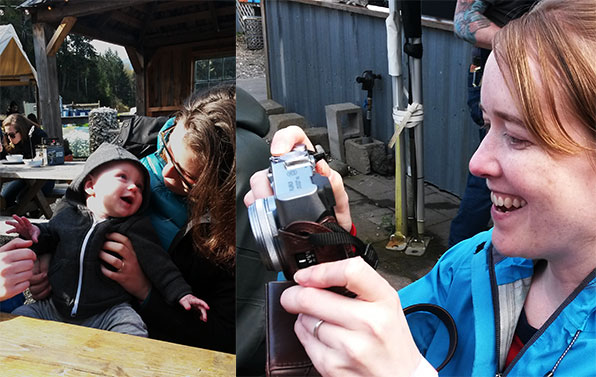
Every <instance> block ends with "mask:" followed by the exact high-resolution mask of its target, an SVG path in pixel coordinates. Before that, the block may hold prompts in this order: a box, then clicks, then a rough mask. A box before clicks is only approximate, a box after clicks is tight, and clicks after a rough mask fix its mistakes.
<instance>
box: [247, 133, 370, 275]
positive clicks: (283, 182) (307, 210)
mask: <svg viewBox="0 0 596 377" xmlns="http://www.w3.org/2000/svg"><path fill="white" fill-rule="evenodd" d="M300 132H301V130H300ZM276 137H277V134H276ZM274 141H275V139H274ZM304 141H305V142H306V141H307V139H305V140H304ZM272 150H273V146H272ZM270 161H271V167H270V168H269V171H268V174H267V176H268V179H269V182H270V185H271V187H272V189H273V195H271V196H268V197H265V198H260V199H257V200H255V201H254V203H252V204H251V205H250V207H249V209H248V214H249V220H250V223H251V228H252V231H253V234H254V236H255V239H256V241H257V243H258V244H259V246H260V248H261V256H262V260H263V262H264V264H265V265H266V266H267V268H268V269H270V270H276V271H283V272H284V274H285V275H286V277H288V278H290V277H291V276H293V275H294V273H295V272H296V271H297V270H298V269H301V268H305V267H309V266H312V265H315V264H319V263H324V262H332V261H336V260H341V259H345V258H349V257H353V256H357V255H361V256H363V257H364V258H365V260H367V262H368V263H369V264H371V265H372V266H373V267H376V264H377V263H378V259H377V257H376V253H375V252H374V249H372V248H370V247H367V246H366V245H364V244H363V243H362V242H361V241H360V240H358V239H356V238H355V237H353V236H351V235H350V234H349V233H347V232H345V230H344V229H342V228H341V227H340V226H339V225H337V221H336V218H335V212H334V207H335V204H336V203H335V198H334V195H333V190H332V186H331V183H330V180H329V179H328V178H327V177H325V176H323V175H321V174H319V173H317V171H316V161H317V158H316V157H315V154H314V153H313V152H310V151H308V150H307V147H306V145H304V144H298V145H295V146H294V147H293V149H292V150H291V151H289V152H287V153H285V154H282V155H281V156H274V157H271V159H270ZM336 174H337V173H336ZM342 191H343V189H342ZM343 193H344V195H345V191H343ZM346 199H347V196H346ZM353 245H355V246H356V247H353Z"/></svg>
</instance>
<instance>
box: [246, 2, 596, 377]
mask: <svg viewBox="0 0 596 377" xmlns="http://www.w3.org/2000/svg"><path fill="white" fill-rule="evenodd" d="M493 45H494V49H493V52H492V53H491V55H490V56H489V58H488V61H487V63H486V70H485V73H484V77H483V85H482V89H481V108H482V112H483V117H484V122H485V126H486V127H487V128H488V133H487V135H486V137H485V138H484V139H483V140H482V143H481V144H480V146H479V147H478V150H477V151H476V152H475V154H474V156H473V157H472V159H471V161H470V171H471V172H472V173H473V174H474V175H476V176H480V177H484V178H486V179H487V185H488V187H489V189H490V190H491V194H492V195H491V196H492V202H493V206H492V209H491V214H492V217H493V222H494V227H493V228H492V230H490V231H486V232H482V233H480V234H478V235H476V236H474V237H473V238H470V239H468V240H465V241H462V242H460V243H459V244H457V245H456V246H454V247H453V248H451V249H450V250H448V251H447V252H446V253H445V254H444V255H443V256H442V257H441V258H440V259H439V261H438V262H437V264H436V265H435V267H434V268H433V269H432V270H431V271H430V272H429V273H428V274H427V275H425V276H424V277H422V278H421V279H419V280H418V281H416V282H414V283H412V284H410V285H408V286H406V287H405V288H403V289H402V290H400V291H399V292H398V293H397V292H396V291H395V289H394V288H392V287H391V286H390V284H389V283H388V282H387V281H386V280H385V279H384V278H383V277H382V276H381V275H379V273H377V272H376V271H374V270H373V269H372V268H371V267H370V266H369V265H368V264H366V263H365V262H364V260H363V259H362V258H350V259H345V260H342V261H336V262H331V263H323V264H319V265H315V266H312V267H309V268H306V269H302V270H299V271H298V272H296V274H295V275H294V276H293V277H292V278H293V280H294V281H296V283H297V285H295V286H292V287H290V288H288V289H286V290H285V291H284V292H283V294H282V296H281V304H282V305H283V307H284V308H285V309H286V310H287V311H289V312H291V313H295V314H299V315H298V320H297V321H296V322H295V325H294V330H295V333H296V335H297V336H298V338H299V339H300V341H301V342H302V344H303V345H304V347H305V349H306V352H307V353H308V355H309V356H310V358H311V360H312V362H313V364H314V365H315V367H316V369H317V370H318V371H319V372H320V373H321V374H322V375H324V376H384V375H396V376H432V375H436V374H437V371H435V370H434V368H433V367H432V366H431V364H432V365H435V366H437V365H438V364H439V363H440V362H441V361H442V360H443V358H444V357H445V354H446V352H447V346H448V344H449V336H448V334H447V331H446V330H445V328H444V327H443V326H442V325H441V322H440V321H439V320H437V319H436V318H435V317H434V316H431V315H429V314H428V313H413V314H411V315H410V316H408V318H406V316H405V315H404V313H403V308H405V307H408V306H410V305H413V304H421V303H429V304H435V305H438V306H441V307H443V308H444V309H446V310H447V311H448V312H449V313H450V314H451V316H453V319H454V321H455V324H456V325H457V331H458V345H457V348H456V349H455V353H454V355H453V358H452V359H451V361H450V362H449V363H447V364H446V366H445V368H444V369H442V370H441V371H440V374H441V375H446V376H505V375H511V376H553V375H554V376H557V375H561V376H595V375H596V362H595V360H594V355H596V336H595V334H596V227H595V226H594V224H595V223H596V189H595V188H596V1H595V0H575V1H568V0H542V1H540V2H539V3H538V4H537V5H536V6H535V7H534V8H532V10H530V11H529V12H528V13H527V14H525V15H524V16H522V17H521V18H519V19H517V20H514V21H512V22H510V23H509V24H507V25H506V26H505V27H504V28H503V29H502V30H501V31H499V32H498V33H497V35H496V37H495V40H494V44H493ZM304 143H307V144H309V147H310V148H311V149H312V144H310V142H309V141H308V139H307V137H306V135H305V134H304V132H303V131H301V130H300V129H298V128H296V127H294V128H286V129H283V130H280V131H278V133H277V134H276V135H275V136H274V138H273V141H272V143H271V152H272V154H275V155H279V154H283V153H286V152H289V151H290V150H291V149H292V147H293V146H294V145H295V144H304ZM317 169H318V171H319V172H320V173H322V174H324V175H327V176H329V177H330V182H331V185H332V188H333V192H334V193H335V198H336V203H337V206H336V207H335V210H336V215H337V218H338V221H339V223H340V224H342V226H343V227H344V229H346V230H349V229H350V227H351V225H352V221H351V217H350V214H349V208H348V198H347V194H346V191H345V189H344V187H343V184H342V181H341V177H339V175H338V174H337V173H336V172H333V171H331V170H330V168H329V166H328V165H327V164H326V163H325V162H324V161H319V163H318V167H317ZM257 174H258V176H253V179H251V183H253V185H252V191H251V192H249V194H247V196H246V204H251V203H252V202H253V201H254V199H255V198H262V197H267V196H270V195H271V194H272V192H271V186H270V184H269V182H268V180H267V174H266V171H263V172H260V173H257ZM327 287H345V288H347V289H348V290H350V291H351V292H353V293H354V296H355V297H353V298H352V297H346V296H342V295H339V294H336V293H334V292H332V291H329V290H326V289H323V288H327Z"/></svg>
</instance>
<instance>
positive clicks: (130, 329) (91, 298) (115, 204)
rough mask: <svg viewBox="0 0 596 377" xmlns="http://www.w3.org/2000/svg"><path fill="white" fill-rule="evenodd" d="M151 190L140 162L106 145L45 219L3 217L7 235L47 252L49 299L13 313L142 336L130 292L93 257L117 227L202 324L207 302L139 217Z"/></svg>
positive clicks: (158, 282)
mask: <svg viewBox="0 0 596 377" xmlns="http://www.w3.org/2000/svg"><path fill="white" fill-rule="evenodd" d="M149 195H150V185H149V175H148V173H147V171H146V169H145V167H144V166H143V165H142V164H141V163H140V162H139V160H138V159H137V158H136V157H135V156H134V155H132V154H131V153H130V152H128V151H127V150H125V149H123V148H121V147H118V146H116V145H113V144H107V143H104V144H102V145H101V146H100V147H99V148H98V149H97V150H96V151H95V152H94V153H93V154H91V156H89V158H88V159H87V162H86V163H85V167H84V170H83V173H82V174H81V175H80V176H79V177H77V178H76V179H75V180H74V181H73V182H72V183H71V184H70V185H69V187H68V189H67V191H66V195H65V197H64V199H63V200H62V201H61V202H60V205H59V208H58V209H57V211H56V214H55V215H54V216H53V217H52V219H51V220H50V221H49V222H48V223H44V224H39V226H36V225H33V224H31V223H30V222H29V220H27V219H26V218H25V217H18V216H13V218H14V219H15V221H7V222H6V223H7V224H8V225H11V226H13V229H11V230H9V232H12V233H18V234H19V235H20V236H21V237H23V238H26V239H30V240H33V242H34V246H33V248H32V249H33V250H34V251H35V252H36V253H37V254H43V253H52V254H53V255H52V260H51V262H50V268H49V271H48V275H49V280H50V284H51V286H52V292H53V293H52V296H51V297H50V298H48V299H46V300H42V301H38V302H35V303H33V304H31V305H23V306H20V307H18V308H16V309H15V310H14V311H13V314H17V315H24V316H28V317H35V318H42V319H49V320H57V321H62V322H68V323H74V324H78V325H82V326H88V327H94V328H99V329H103V330H110V331H116V332H121V333H125V334H132V335H139V336H147V329H146V326H145V324H144V322H143V320H142V319H141V317H140V316H139V315H138V314H137V313H136V311H135V310H134V309H133V308H132V306H131V305H130V303H129V302H130V300H131V298H132V297H131V296H130V295H129V294H128V293H127V292H126V291H125V290H124V289H123V288H122V287H121V286H120V285H119V284H118V283H116V282H115V281H113V280H111V279H109V278H107V277H106V276H104V275H103V273H102V272H101V264H102V262H101V261H100V259H99V256H98V254H99V252H100V251H101V249H102V246H103V244H104V242H105V235H106V234H108V233H112V232H117V233H121V234H123V235H126V236H127V237H128V238H129V239H130V240H131V242H132V244H133V247H134V250H135V252H136V253H137V259H138V261H139V265H140V266H141V268H142V269H143V271H144V272H145V275H146V276H147V278H148V279H149V280H150V281H151V283H152V284H153V287H155V288H156V289H157V290H158V291H159V292H160V293H161V294H162V295H163V297H165V298H166V300H167V301H168V303H169V304H171V305H172V304H175V302H176V301H177V302H179V303H180V304H181V305H182V306H183V307H184V308H185V309H186V310H190V309H191V308H194V309H196V310H198V311H200V318H201V320H202V321H207V310H208V309H209V306H208V305H207V303H205V302H204V301H203V300H200V299H198V298H197V297H195V296H193V295H192V294H191V292H192V291H191V287H190V286H189V285H188V284H187V283H186V281H184V279H183V277H182V275H181V273H180V271H179V270H178V269H177V267H176V266H175V265H174V263H173V262H172V261H171V259H170V257H169V255H168V253H167V252H166V251H165V250H164V249H163V248H162V247H161V246H160V243H159V239H158V238H157V235H156V234H155V231H154V230H153V227H152V225H151V223H150V221H149V218H148V217H146V216H143V215H142V213H143V211H144V210H145V209H146V208H147V206H148V204H149ZM109 267H111V266H109Z"/></svg>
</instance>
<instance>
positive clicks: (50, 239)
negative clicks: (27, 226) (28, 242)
mask: <svg viewBox="0 0 596 377" xmlns="http://www.w3.org/2000/svg"><path fill="white" fill-rule="evenodd" d="M50 221H52V220H50ZM55 221H56V220H55ZM52 225H53V224H52V223H50V222H47V223H38V224H34V226H37V227H38V228H39V230H40V232H41V233H40V234H39V237H38V239H37V243H35V244H33V246H32V247H31V250H33V251H34V252H35V253H36V254H39V255H41V254H47V253H53V252H54V251H56V245H57V243H58V236H57V235H56V234H55V233H54V232H53V230H52Z"/></svg>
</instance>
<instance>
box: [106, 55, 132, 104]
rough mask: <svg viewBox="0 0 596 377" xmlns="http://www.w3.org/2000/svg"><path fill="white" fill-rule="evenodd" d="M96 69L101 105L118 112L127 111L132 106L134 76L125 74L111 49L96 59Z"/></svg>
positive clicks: (122, 65)
mask: <svg viewBox="0 0 596 377" xmlns="http://www.w3.org/2000/svg"><path fill="white" fill-rule="evenodd" d="M97 68H98V73H99V77H98V78H99V87H100V91H101V94H100V95H101V96H102V98H103V100H102V103H105V104H106V105H109V106H110V107H114V108H116V109H118V111H123V110H128V108H130V107H131V106H133V104H134V102H135V96H134V90H133V88H134V76H133V75H130V74H127V72H126V70H125V69H124V64H123V63H122V60H121V59H120V57H119V56H118V55H117V54H116V53H115V52H114V51H112V49H108V50H107V51H106V52H105V53H104V54H102V55H100V56H99V57H98V61H97ZM103 101H105V102H103Z"/></svg>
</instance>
